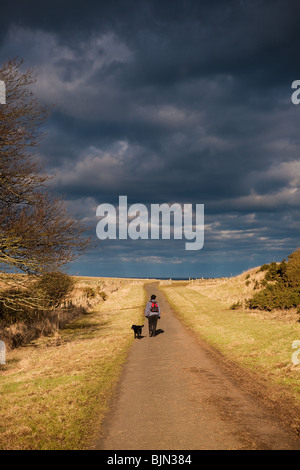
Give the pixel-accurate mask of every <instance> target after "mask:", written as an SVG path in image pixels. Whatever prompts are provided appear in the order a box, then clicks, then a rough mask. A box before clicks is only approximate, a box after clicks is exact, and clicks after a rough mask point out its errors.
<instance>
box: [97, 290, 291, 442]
mask: <svg viewBox="0 0 300 470" xmlns="http://www.w3.org/2000/svg"><path fill="white" fill-rule="evenodd" d="M147 289H148V294H149V298H150V294H152V293H155V294H157V300H158V301H159V303H160V306H161V309H162V312H163V313H162V318H161V320H160V322H159V323H158V332H159V334H158V335H157V336H156V337H154V338H150V337H149V335H148V328H147V324H146V323H145V327H144V329H143V335H144V337H143V338H142V339H140V340H135V342H134V344H133V346H132V348H131V350H130V353H129V356H128V360H127V363H126V365H125V367H124V371H123V375H122V378H121V381H120V383H119V386H118V388H117V391H116V394H115V397H114V399H113V400H112V404H111V409H110V412H109V414H108V416H107V418H106V421H105V423H104V425H103V427H102V432H101V436H100V437H99V439H98V440H97V442H96V443H95V445H94V446H93V448H94V449H98V450H100V449H103V450H104V449H107V450H201V449H205V450H223V449H224V450H226V449H274V450H275V449H298V450H299V449H300V439H298V438H297V437H294V436H292V435H291V434H290V433H289V432H288V431H287V430H285V429H283V428H282V426H281V425H280V423H278V422H276V420H275V418H274V416H273V415H271V414H269V413H268V412H267V411H265V410H264V409H263V408H262V406H261V404H259V403H258V402H257V401H256V400H255V399H254V398H253V397H251V396H250V395H249V394H248V393H246V392H245V391H242V390H241V389H239V387H238V386H237V385H236V384H234V383H233V382H232V381H231V379H230V378H229V377H228V376H226V375H224V371H222V370H221V369H220V368H219V367H218V364H217V362H216V360H215V359H214V358H213V357H212V356H211V355H209V354H208V353H207V351H205V350H204V349H203V348H201V346H200V345H199V343H198V342H197V341H196V340H195V338H194V336H193V335H192V334H191V333H190V332H189V331H188V330H187V329H186V328H185V327H184V326H183V325H182V324H181V323H180V322H179V321H178V320H177V319H176V318H175V316H174V314H173V313H172V309H171V307H170V306H169V304H168V303H167V301H166V300H165V298H164V297H163V294H162V293H160V291H158V289H157V288H156V287H155V286H153V285H151V286H148V287H147Z"/></svg>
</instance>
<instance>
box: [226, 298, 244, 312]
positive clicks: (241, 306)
mask: <svg viewBox="0 0 300 470" xmlns="http://www.w3.org/2000/svg"><path fill="white" fill-rule="evenodd" d="M229 308H230V310H238V309H239V308H243V302H241V301H240V300H239V301H238V302H236V303H234V304H232V305H231V306H230V307H229Z"/></svg>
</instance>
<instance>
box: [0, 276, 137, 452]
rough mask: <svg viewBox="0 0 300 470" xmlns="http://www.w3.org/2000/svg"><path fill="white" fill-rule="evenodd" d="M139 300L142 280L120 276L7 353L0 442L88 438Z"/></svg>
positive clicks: (61, 445) (75, 442)
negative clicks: (91, 302)
mask: <svg viewBox="0 0 300 470" xmlns="http://www.w3.org/2000/svg"><path fill="white" fill-rule="evenodd" d="M145 300H146V299H145V292H144V289H143V285H142V284H126V285H125V286H123V287H121V288H120V289H119V290H118V291H116V292H113V293H112V294H111V295H110V296H109V297H108V299H107V301H106V302H103V303H101V304H100V305H99V307H97V308H95V310H94V311H92V312H91V313H89V314H86V315H84V316H82V317H81V318H80V319H78V320H77V321H75V322H73V323H71V324H69V325H68V326H67V327H66V328H65V329H64V330H61V331H59V333H57V334H56V335H55V336H52V337H48V338H40V339H38V340H36V341H34V342H33V343H30V344H29V345H27V346H26V347H21V348H18V349H15V350H12V351H10V352H9V353H8V355H7V364H6V365H5V366H2V369H1V370H0V398H1V399H0V415H1V421H0V449H2V450H5V449H47V450H48V449H50V450H51V449H58V450H59V449H73V450H74V449H82V448H86V447H87V446H88V443H89V441H90V439H91V438H92V437H93V432H94V430H95V424H96V423H95V417H96V419H97V424H98V428H97V429H98V431H99V426H100V423H101V419H102V418H103V416H104V413H105V411H106V409H107V403H108V400H109V398H110V395H111V392H112V390H113V387H114V385H115V383H116V381H117V380H118V377H119V373H120V370H121V366H122V364H123V362H124V360H125V358H126V353H127V351H128V348H129V346H130V345H131V343H132V341H133V334H132V331H131V329H130V327H131V324H132V323H138V322H139V320H140V319H141V318H142V316H143V309H144V303H145ZM0 367H1V366H0Z"/></svg>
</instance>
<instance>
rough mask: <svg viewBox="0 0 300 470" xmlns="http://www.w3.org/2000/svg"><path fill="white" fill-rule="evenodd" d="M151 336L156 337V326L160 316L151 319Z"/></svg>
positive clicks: (153, 316)
mask: <svg viewBox="0 0 300 470" xmlns="http://www.w3.org/2000/svg"><path fill="white" fill-rule="evenodd" d="M148 320H149V335H150V336H155V333H156V325H157V321H158V315H151V316H150V317H149V318H148Z"/></svg>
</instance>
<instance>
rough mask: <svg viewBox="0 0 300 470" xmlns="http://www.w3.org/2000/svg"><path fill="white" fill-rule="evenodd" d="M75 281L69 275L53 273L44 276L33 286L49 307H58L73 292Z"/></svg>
mask: <svg viewBox="0 0 300 470" xmlns="http://www.w3.org/2000/svg"><path fill="white" fill-rule="evenodd" d="M73 287H74V280H73V279H72V277H71V276H69V275H68V274H65V273H62V272H59V271H58V272H53V273H47V274H44V275H43V276H42V277H41V278H40V279H39V280H38V281H37V282H36V283H35V284H34V286H33V290H35V291H36V292H37V293H38V295H39V296H40V297H41V298H42V299H43V300H44V301H45V303H46V305H47V306H49V307H58V306H59V305H60V303H61V302H62V300H63V299H64V298H65V297H66V296H67V295H68V294H69V293H70V292H72V290H73Z"/></svg>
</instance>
